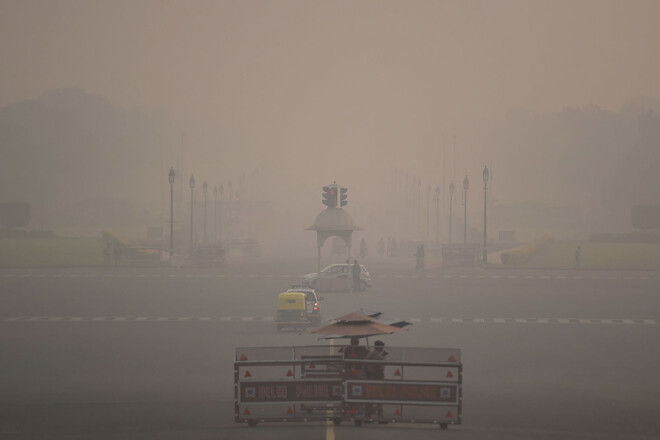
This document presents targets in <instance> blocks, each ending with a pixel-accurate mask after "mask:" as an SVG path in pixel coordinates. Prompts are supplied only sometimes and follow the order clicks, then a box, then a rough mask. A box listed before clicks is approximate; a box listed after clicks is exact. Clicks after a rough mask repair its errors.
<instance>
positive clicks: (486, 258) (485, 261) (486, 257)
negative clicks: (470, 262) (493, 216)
mask: <svg viewBox="0 0 660 440" xmlns="http://www.w3.org/2000/svg"><path fill="white" fill-rule="evenodd" d="M486 185H487V183H486V182H484V264H487V263H488V254H487V253H486V245H487V244H488V241H487V236H486Z"/></svg>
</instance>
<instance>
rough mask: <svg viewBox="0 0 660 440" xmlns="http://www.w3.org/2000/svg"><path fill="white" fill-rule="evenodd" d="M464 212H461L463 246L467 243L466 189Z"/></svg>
mask: <svg viewBox="0 0 660 440" xmlns="http://www.w3.org/2000/svg"><path fill="white" fill-rule="evenodd" d="M463 208H464V212H463V246H465V245H466V244H467V189H466V190H465V201H464V207H463Z"/></svg>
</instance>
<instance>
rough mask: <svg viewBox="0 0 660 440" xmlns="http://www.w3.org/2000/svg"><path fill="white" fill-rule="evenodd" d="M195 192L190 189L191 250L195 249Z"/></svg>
mask: <svg viewBox="0 0 660 440" xmlns="http://www.w3.org/2000/svg"><path fill="white" fill-rule="evenodd" d="M193 191H194V189H192V188H190V248H191V249H192V247H193V205H194V204H195V201H194V200H193V195H194V194H193Z"/></svg>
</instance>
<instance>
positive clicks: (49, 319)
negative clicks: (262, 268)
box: [0, 316, 658, 325]
mask: <svg viewBox="0 0 660 440" xmlns="http://www.w3.org/2000/svg"><path fill="white" fill-rule="evenodd" d="M233 319H238V320H241V321H243V322H259V321H264V322H270V321H274V318H273V317H272V316H262V317H259V316H244V317H241V318H232V317H229V316H221V317H217V318H214V317H194V316H175V317H166V316H159V317H148V316H139V317H129V316H75V317H70V316H10V317H6V318H0V322H80V321H84V322H135V321H148V322H163V321H168V322H174V321H178V322H189V321H212V320H217V321H222V322H229V321H232V320H233ZM407 320H408V321H410V322H413V323H420V322H431V323H443V322H445V323H446V322H452V323H464V322H469V323H475V324H488V323H497V324H505V323H507V322H508V323H512V322H515V323H518V324H552V323H558V324H604V325H616V324H625V325H635V324H636V325H655V324H657V323H658V320H654V319H629V318H628V319H605V318H603V319H598V318H592V319H587V318H570V319H569V318H471V319H464V318H446V317H445V318H408V319H407Z"/></svg>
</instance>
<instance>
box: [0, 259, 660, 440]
mask: <svg viewBox="0 0 660 440" xmlns="http://www.w3.org/2000/svg"><path fill="white" fill-rule="evenodd" d="M364 263H365V265H366V266H367V268H368V269H369V270H370V272H371V273H372V275H373V277H374V284H375V285H374V287H373V288H371V289H369V290H368V291H366V292H363V293H357V294H351V293H322V296H323V297H324V301H323V302H322V306H323V312H324V318H331V317H333V316H338V315H341V314H344V313H347V312H350V311H353V310H355V309H358V308H360V307H366V308H370V309H376V310H380V311H383V312H385V313H387V314H388V315H392V316H396V317H400V318H405V319H408V320H411V321H412V322H413V323H414V324H413V326H411V327H409V331H406V332H401V333H398V334H396V335H390V336H383V337H382V338H381V339H383V340H384V341H385V342H386V344H388V345H392V346H431V347H432V346H435V347H438V346H439V347H458V348H461V349H463V362H464V396H463V425H461V426H450V427H449V429H448V430H446V431H441V430H439V429H438V428H437V427H435V426H431V425H396V424H389V425H363V426H362V427H360V428H356V427H354V426H350V425H346V424H343V425H341V426H338V427H337V426H332V425H327V424H325V423H309V424H302V423H301V424H260V425H258V426H257V427H254V428H248V427H247V426H246V425H244V424H236V423H234V421H233V418H234V402H233V364H232V361H233V358H232V356H233V350H234V347H236V346H240V345H250V346H274V345H275V346H281V345H284V346H286V345H303V344H314V343H318V342H317V339H316V337H315V336H313V335H309V334H304V333H303V334H301V333H297V332H282V333H276V332H275V330H274V323H273V316H274V313H275V300H276V296H277V293H279V292H280V291H283V290H285V289H286V288H287V287H288V285H289V284H291V283H295V282H296V281H298V280H299V279H300V276H301V275H303V274H304V273H306V272H309V271H311V270H312V269H313V262H312V263H311V264H312V267H310V262H309V261H305V260H281V261H271V260H267V259H260V260H256V261H253V262H244V263H243V264H234V265H229V266H227V267H225V268H222V269H120V270H116V271H113V270H103V269H76V268H71V269H30V270H0V438H2V439H28V438H29V439H32V438H49V439H51V438H52V439H76V438H80V439H88V438H131V439H133V438H134V439H155V438H158V439H168V438H186V439H205V438H209V439H210V438H213V439H218V438H222V439H225V438H226V439H230V438H231V439H259V438H269V439H291V438H294V439H333V438H334V439H358V438H359V439H364V438H365V437H366V438H378V439H390V438H391V439H400V438H401V437H403V436H405V437H406V438H410V439H421V438H428V437H429V436H430V435H434V436H442V437H446V438H470V439H510V438H519V439H526V438H533V439H542V438H543V439H545V438H552V439H555V438H556V439H564V438H569V439H572V438H575V439H602V438H612V439H615V438H617V439H618V438H630V439H649V438H660V417H658V408H660V375H659V374H658V371H660V350H659V348H660V343H659V341H660V273H657V272H595V271H594V272H585V271H510V270H482V269H474V270H441V269H429V270H426V271H425V272H421V273H420V272H415V271H414V270H411V269H410V267H411V265H412V264H411V262H410V261H407V260H401V261H391V260H372V259H367V260H365V262H364Z"/></svg>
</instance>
